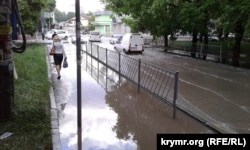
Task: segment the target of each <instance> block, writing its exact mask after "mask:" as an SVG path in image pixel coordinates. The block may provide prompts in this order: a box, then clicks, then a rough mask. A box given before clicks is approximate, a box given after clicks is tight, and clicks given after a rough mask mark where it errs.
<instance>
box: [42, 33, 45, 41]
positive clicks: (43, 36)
mask: <svg viewBox="0 0 250 150" xmlns="http://www.w3.org/2000/svg"><path fill="white" fill-rule="evenodd" d="M44 38H45V35H44V32H42V39H43V40H44Z"/></svg>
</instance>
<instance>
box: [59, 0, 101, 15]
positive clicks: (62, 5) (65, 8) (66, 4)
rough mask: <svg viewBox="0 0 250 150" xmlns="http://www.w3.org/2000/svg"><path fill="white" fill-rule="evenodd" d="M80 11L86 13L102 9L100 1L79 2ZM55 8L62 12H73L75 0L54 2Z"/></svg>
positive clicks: (81, 0)
mask: <svg viewBox="0 0 250 150" xmlns="http://www.w3.org/2000/svg"><path fill="white" fill-rule="evenodd" d="M79 1H80V5H81V6H80V10H81V12H82V11H84V12H85V13H88V12H89V11H91V12H95V11H99V10H103V9H104V5H102V4H101V3H100V2H99V1H100V0H79ZM56 8H57V9H58V10H60V11H62V12H66V13H67V12H69V11H71V12H75V0H56Z"/></svg>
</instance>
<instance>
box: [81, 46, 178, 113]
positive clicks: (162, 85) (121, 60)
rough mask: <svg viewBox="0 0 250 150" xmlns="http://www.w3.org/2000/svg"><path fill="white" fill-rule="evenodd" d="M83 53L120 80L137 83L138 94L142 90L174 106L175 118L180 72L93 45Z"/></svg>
mask: <svg viewBox="0 0 250 150" xmlns="http://www.w3.org/2000/svg"><path fill="white" fill-rule="evenodd" d="M83 52H84V53H86V57H91V58H92V59H95V60H96V61H97V62H98V63H101V64H103V65H104V66H106V68H109V69H110V70H112V71H114V72H116V73H117V74H118V75H119V79H120V78H121V77H123V78H125V79H127V80H129V81H131V82H133V83H135V84H136V85H137V86H138V92H140V89H141V88H142V89H144V90H145V91H147V92H150V93H151V94H153V95H154V96H156V97H158V98H159V99H160V100H162V101H163V102H165V103H167V104H169V105H171V106H173V118H175V116H176V100H177V93H178V78H179V72H172V71H168V70H166V69H163V68H160V67H157V66H154V65H152V64H149V63H145V62H143V61H141V60H140V59H139V60H136V59H133V58H131V57H129V55H125V54H121V53H120V52H117V51H114V50H109V49H107V48H103V47H100V46H98V45H96V44H93V43H87V44H86V49H85V48H84V49H83ZM92 59H91V60H90V61H91V63H92ZM86 60H88V58H86ZM86 63H88V61H86Z"/></svg>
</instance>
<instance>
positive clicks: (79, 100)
mask: <svg viewBox="0 0 250 150" xmlns="http://www.w3.org/2000/svg"><path fill="white" fill-rule="evenodd" d="M75 12H76V60H77V135H78V141H77V143H78V150H81V149H82V93H81V92H82V87H81V81H82V80H81V69H82V67H81V63H82V56H81V28H80V25H81V22H80V0H75Z"/></svg>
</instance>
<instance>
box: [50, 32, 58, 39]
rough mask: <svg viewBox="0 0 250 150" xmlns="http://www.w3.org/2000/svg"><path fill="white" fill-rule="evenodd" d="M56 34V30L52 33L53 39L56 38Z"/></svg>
mask: <svg viewBox="0 0 250 150" xmlns="http://www.w3.org/2000/svg"><path fill="white" fill-rule="evenodd" d="M56 35H57V34H56V32H54V33H53V34H52V37H51V39H52V40H53V38H54V37H55V36H56Z"/></svg>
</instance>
